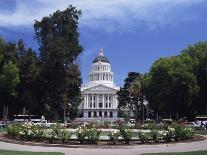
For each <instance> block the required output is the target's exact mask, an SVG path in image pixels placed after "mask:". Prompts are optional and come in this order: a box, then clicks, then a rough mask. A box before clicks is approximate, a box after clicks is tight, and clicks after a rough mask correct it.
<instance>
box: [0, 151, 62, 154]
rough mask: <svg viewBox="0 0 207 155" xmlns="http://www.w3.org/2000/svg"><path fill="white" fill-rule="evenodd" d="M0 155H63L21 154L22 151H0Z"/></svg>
mask: <svg viewBox="0 0 207 155" xmlns="http://www.w3.org/2000/svg"><path fill="white" fill-rule="evenodd" d="M0 155H64V154H63V153H50V152H45V153H42V152H35V153H34V152H23V151H6V150H0Z"/></svg>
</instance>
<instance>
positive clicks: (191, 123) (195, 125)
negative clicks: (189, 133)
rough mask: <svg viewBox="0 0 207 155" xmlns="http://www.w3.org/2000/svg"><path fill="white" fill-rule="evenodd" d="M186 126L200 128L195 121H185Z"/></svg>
mask: <svg viewBox="0 0 207 155" xmlns="http://www.w3.org/2000/svg"><path fill="white" fill-rule="evenodd" d="M186 126H189V127H193V128H196V129H197V128H200V125H198V124H196V123H195V122H187V123H186Z"/></svg>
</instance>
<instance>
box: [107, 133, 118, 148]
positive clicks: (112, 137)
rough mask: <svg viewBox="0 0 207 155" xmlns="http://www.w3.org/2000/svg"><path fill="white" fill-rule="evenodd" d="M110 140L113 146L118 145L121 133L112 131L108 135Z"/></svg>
mask: <svg viewBox="0 0 207 155" xmlns="http://www.w3.org/2000/svg"><path fill="white" fill-rule="evenodd" d="M108 136H109V139H110V141H111V142H112V144H113V145H115V144H116V142H117V141H118V138H119V136H120V132H116V131H110V132H109V133H108Z"/></svg>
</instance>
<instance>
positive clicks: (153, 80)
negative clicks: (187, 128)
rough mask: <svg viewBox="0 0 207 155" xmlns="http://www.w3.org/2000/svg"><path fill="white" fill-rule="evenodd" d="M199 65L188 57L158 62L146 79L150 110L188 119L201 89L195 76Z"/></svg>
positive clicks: (164, 115) (163, 59)
mask: <svg viewBox="0 0 207 155" xmlns="http://www.w3.org/2000/svg"><path fill="white" fill-rule="evenodd" d="M196 66H197V62H196V61H194V60H193V59H192V58H190V57H189V56H188V55H185V56H184V55H183V56H173V57H170V58H161V59H159V60H157V61H156V62H155V63H154V64H153V66H152V67H151V69H150V72H149V74H148V76H147V77H146V78H145V80H144V81H145V94H146V97H147V100H148V101H149V105H150V107H151V108H152V109H153V110H154V112H155V113H160V115H161V116H163V117H172V116H171V114H174V118H175V117H176V116H177V114H179V115H180V116H182V117H184V116H187V115H188V116H189V114H188V112H189V111H190V110H189V109H190V108H191V107H192V101H193V98H194V97H196V96H197V94H198V91H199V87H198V85H197V79H196V76H195V75H194V74H193V70H194V67H196Z"/></svg>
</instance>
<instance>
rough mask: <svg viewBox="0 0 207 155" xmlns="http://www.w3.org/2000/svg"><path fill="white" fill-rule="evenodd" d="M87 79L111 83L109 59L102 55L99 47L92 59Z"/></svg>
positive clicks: (111, 75) (111, 74)
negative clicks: (96, 54)
mask: <svg viewBox="0 0 207 155" xmlns="http://www.w3.org/2000/svg"><path fill="white" fill-rule="evenodd" d="M89 81H90V82H92V83H105V84H106V83H107V84H113V72H112V70H111V65H110V63H109V60H108V59H107V58H106V57H105V56H104V51H103V49H102V48H101V49H100V50H99V53H98V56H96V58H95V59H94V61H93V63H92V65H91V70H90V72H89Z"/></svg>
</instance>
